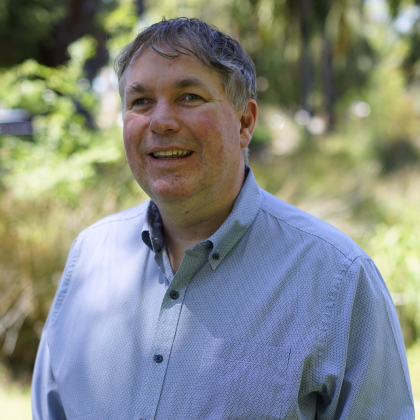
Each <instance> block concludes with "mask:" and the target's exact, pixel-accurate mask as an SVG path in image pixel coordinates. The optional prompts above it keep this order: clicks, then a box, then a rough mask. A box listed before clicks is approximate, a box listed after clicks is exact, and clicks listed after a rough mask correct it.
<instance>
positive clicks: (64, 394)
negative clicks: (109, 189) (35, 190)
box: [32, 172, 414, 420]
mask: <svg viewBox="0 0 420 420" xmlns="http://www.w3.org/2000/svg"><path fill="white" fill-rule="evenodd" d="M173 291H176V292H178V294H179V296H178V294H177V293H172V296H173V298H171V292H173ZM177 296H178V297H177ZM32 403H33V418H34V419H35V420H40V419H42V420H46V419H65V418H66V419H77V420H88V419H89V420H94V419H95V420H119V419H121V420H139V419H162V420H168V419H171V420H173V419H175V420H177V419H179V420H186V419H198V420H205V419H215V420H216V419H217V420H220V419H250V420H260V419H265V420H268V419H305V420H306V419H319V420H323V419H330V420H332V419H352V420H360V419H368V420H374V419H392V420H398V419H409V420H412V419H414V408H413V400H412V393H411V388H410V379H409V373H408V368H407V361H406V356H405V351H404V344H403V340H402V337H401V332H400V328H399V324H398V319H397V315H396V313H395V308H394V306H393V303H392V300H391V297H390V295H389V293H388V291H387V288H386V286H385V283H384V281H383V280H382V278H381V276H380V274H379V272H378V270H377V269H376V267H375V265H374V264H373V262H372V261H371V259H370V258H369V257H368V256H367V255H366V254H365V253H364V252H363V251H362V250H361V249H360V248H359V247H358V246H357V245H356V244H355V243H353V242H352V241H351V240H350V239H348V238H347V237H346V236H345V235H344V234H343V233H341V232H339V231H338V230H336V229H335V228H333V227H331V226H330V225H328V224H326V223H324V222H322V221H320V220H318V219H316V218H315V217H312V216H310V215H308V214H306V213H304V212H302V211H300V210H298V209H296V208H294V207H293V206H291V205H289V204H286V203H284V202H282V201H281V200H279V199H277V198H275V197H273V196H271V195H270V194H268V193H267V192H265V191H263V190H261V189H259V188H258V186H257V184H256V182H255V179H254V176H253V174H252V172H249V174H248V176H247V179H246V182H245V184H244V186H243V188H242V190H241V193H240V194H239V196H238V198H237V200H236V202H235V205H234V208H233V210H232V212H231V214H230V216H229V217H228V218H227V219H226V221H225V222H224V223H223V225H222V226H221V227H220V229H219V230H218V231H217V232H216V233H215V234H214V235H213V236H211V237H210V238H209V239H208V240H206V241H203V242H201V243H199V244H197V245H196V246H194V247H193V248H191V249H189V250H187V251H186V253H185V256H184V259H183V261H182V264H181V266H180V268H179V270H178V272H177V273H176V274H174V272H173V270H172V268H171V265H170V263H169V260H168V256H167V254H166V251H165V247H164V244H163V236H162V231H161V220H160V217H159V213H158V212H157V210H156V207H155V206H154V205H153V204H150V206H149V203H144V204H141V205H140V206H138V207H135V208H133V209H129V210H127V211H124V212H122V213H119V214H115V215H113V216H110V217H107V218H105V219H103V220H101V221H99V222H98V223H96V224H94V225H93V226H91V227H90V228H88V229H86V230H85V231H83V232H82V233H81V234H80V235H79V237H78V238H77V239H76V241H75V242H74V244H73V247H72V249H71V251H70V255H69V258H68V261H67V265H66V268H65V271H64V274H63V277H62V279H61V282H60V285H59V287H58V290H57V294H56V297H55V300H54V302H53V305H52V308H51V311H50V314H49V317H48V320H47V323H46V325H45V328H44V332H43V336H42V340H41V344H40V347H39V351H38V356H37V362H36V367H35V372H34V379H33V394H32Z"/></svg>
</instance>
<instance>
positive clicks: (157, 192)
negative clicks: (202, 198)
mask: <svg viewBox="0 0 420 420" xmlns="http://www.w3.org/2000/svg"><path fill="white" fill-rule="evenodd" d="M142 188H143V187H142ZM143 189H144V191H145V192H146V193H147V195H148V196H149V197H150V198H151V199H152V200H153V201H155V202H157V203H158V202H172V203H173V202H176V201H183V200H187V199H188V198H190V197H191V196H193V195H194V193H195V192H196V189H197V188H194V186H193V185H191V184H190V183H189V182H185V181H184V182H180V180H179V179H178V180H176V181H172V182H165V181H157V182H155V183H154V184H153V185H149V186H148V188H147V189H146V188H143Z"/></svg>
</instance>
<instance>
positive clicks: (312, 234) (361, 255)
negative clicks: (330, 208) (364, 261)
mask: <svg viewBox="0 0 420 420" xmlns="http://www.w3.org/2000/svg"><path fill="white" fill-rule="evenodd" d="M261 210H262V211H263V212H265V213H267V214H269V215H270V216H271V217H274V218H275V219H276V220H277V223H280V221H282V222H283V223H286V225H288V226H290V227H292V228H293V229H296V230H298V231H300V232H303V233H306V234H308V235H311V236H314V237H315V238H318V239H320V240H321V241H323V242H326V243H327V244H329V245H331V246H332V247H333V248H335V249H336V250H337V251H338V252H339V253H340V254H341V255H343V257H345V258H346V259H347V260H349V261H351V262H352V263H353V261H355V260H356V259H357V258H359V257H363V254H362V253H360V254H358V255H357V256H355V257H354V258H353V259H351V258H350V257H349V256H347V255H346V254H344V253H343V251H341V249H339V248H337V247H336V246H335V245H334V244H332V243H331V242H329V241H327V240H326V239H325V238H322V237H321V236H318V235H315V234H314V233H311V232H308V231H306V230H303V229H299V228H298V227H297V226H294V225H292V224H290V223H289V222H287V221H286V220H284V219H281V218H280V217H278V216H275V215H274V214H272V213H270V212H269V211H268V210H266V209H263V208H261Z"/></svg>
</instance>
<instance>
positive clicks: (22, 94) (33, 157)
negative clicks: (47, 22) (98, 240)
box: [0, 37, 122, 199]
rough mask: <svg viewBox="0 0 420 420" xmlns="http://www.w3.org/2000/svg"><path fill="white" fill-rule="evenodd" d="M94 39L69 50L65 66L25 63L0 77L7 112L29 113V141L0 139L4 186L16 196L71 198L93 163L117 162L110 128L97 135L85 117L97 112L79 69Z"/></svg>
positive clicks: (95, 101)
mask: <svg viewBox="0 0 420 420" xmlns="http://www.w3.org/2000/svg"><path fill="white" fill-rule="evenodd" d="M94 51H95V50H94V41H93V39H92V38H90V37H85V38H82V39H80V40H79V41H77V42H75V43H74V44H72V46H71V48H69V54H70V57H71V58H70V61H69V63H68V65H67V66H65V67H64V66H63V67H60V68H57V69H55V68H48V67H45V66H42V65H40V64H38V63H37V62H35V61H34V60H30V61H26V62H24V63H23V64H22V65H20V66H17V67H14V68H12V69H10V70H7V71H4V72H2V74H0V97H1V98H2V100H3V103H4V106H6V107H8V108H25V109H27V110H28V111H30V112H31V113H33V114H34V115H35V116H34V120H33V125H34V134H33V138H32V139H31V140H26V141H22V139H19V138H17V137H12V136H3V137H2V138H1V140H0V141H1V147H2V153H1V158H0V165H1V167H2V169H3V171H6V175H4V176H3V177H2V183H3V185H4V186H5V187H7V188H11V189H13V191H14V195H15V196H16V197H19V198H22V199H30V198H33V197H37V196H39V195H40V194H41V193H43V192H47V191H48V192H49V193H55V194H58V195H60V196H64V197H67V198H69V197H74V196H77V195H78V194H80V192H81V191H82V190H83V188H85V187H86V182H88V181H89V180H90V179H91V178H92V177H93V176H94V174H95V170H94V165H95V164H103V163H110V162H115V161H118V160H120V159H121V156H122V148H121V145H120V142H118V141H116V139H115V132H114V131H115V130H114V131H113V132H112V133H109V134H110V136H109V137H107V136H106V135H104V134H105V133H101V132H98V131H97V130H95V129H94V127H92V126H90V125H91V124H92V123H91V122H90V121H89V119H88V118H87V117H85V116H83V114H82V113H80V112H78V108H80V109H82V110H83V113H84V114H85V115H87V116H91V115H94V114H95V113H97V111H98V110H99V108H98V107H99V104H98V99H97V98H96V97H95V95H94V94H93V93H92V91H91V90H90V89H87V86H86V83H88V82H87V81H86V80H85V79H83V65H84V63H85V61H86V60H87V59H88V58H89V57H91V56H92V55H93V54H94Z"/></svg>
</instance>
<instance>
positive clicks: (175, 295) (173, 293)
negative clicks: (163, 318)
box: [169, 290, 179, 300]
mask: <svg viewBox="0 0 420 420" xmlns="http://www.w3.org/2000/svg"><path fill="white" fill-rule="evenodd" d="M169 296H170V297H171V299H173V300H177V299H178V298H179V292H178V291H177V290H171V293H169Z"/></svg>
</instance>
